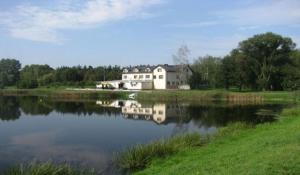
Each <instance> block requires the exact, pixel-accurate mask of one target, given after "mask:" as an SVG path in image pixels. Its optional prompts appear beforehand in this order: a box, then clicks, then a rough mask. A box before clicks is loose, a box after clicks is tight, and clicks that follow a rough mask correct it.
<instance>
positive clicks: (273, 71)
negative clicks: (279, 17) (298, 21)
mask: <svg viewBox="0 0 300 175" xmlns="http://www.w3.org/2000/svg"><path fill="white" fill-rule="evenodd" d="M180 51H181V52H180V54H179V55H178V57H176V58H177V60H178V59H179V60H180V57H183V56H184V61H185V62H186V56H187V55H188V53H185V52H189V51H188V48H185V49H181V50H180ZM182 52H184V53H182ZM190 66H191V68H192V70H193V75H192V77H191V78H190V85H191V87H192V88H194V89H203V88H226V89H229V88H237V89H239V90H243V89H249V90H295V89H299V88H300V50H297V49H296V44H295V43H294V42H293V41H292V39H291V38H289V37H283V36H281V35H278V34H274V33H271V32H268V33H263V34H258V35H254V36H253V37H251V38H248V39H247V40H244V41H241V42H240V43H239V45H238V47H237V48H235V49H233V50H232V51H231V52H230V53H229V54H228V55H226V56H224V57H214V56H204V57H199V58H198V59H196V60H195V61H194V62H193V63H192V64H191V65H190ZM121 74H122V68H121V67H119V66H99V67H92V66H74V67H59V68H56V69H54V68H52V67H50V66H49V65H37V64H33V65H26V66H25V67H23V68H22V67H21V63H20V62H19V61H18V60H15V59H1V60H0V88H4V87H6V86H17V87H18V88H37V87H53V86H80V87H84V86H94V85H95V83H96V81H103V80H117V79H121Z"/></svg>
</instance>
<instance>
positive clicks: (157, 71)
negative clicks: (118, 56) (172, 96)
mask: <svg viewBox="0 0 300 175" xmlns="http://www.w3.org/2000/svg"><path fill="white" fill-rule="evenodd" d="M191 75H192V71H191V68H190V67H189V66H188V65H167V64H165V65H158V66H137V67H129V68H124V69H123V73H122V80H115V81H106V82H101V83H100V84H98V85H97V88H103V87H112V88H116V89H128V90H143V89H144V90H146V89H189V85H188V79H189V78H190V76H191Z"/></svg>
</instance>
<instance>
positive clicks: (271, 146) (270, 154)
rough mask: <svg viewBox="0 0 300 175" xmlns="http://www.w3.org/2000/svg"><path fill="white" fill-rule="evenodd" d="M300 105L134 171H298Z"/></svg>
mask: <svg viewBox="0 0 300 175" xmlns="http://www.w3.org/2000/svg"><path fill="white" fill-rule="evenodd" d="M299 154H300V107H299V106H298V107H297V108H293V109H286V110H284V111H283V113H282V115H281V117H280V119H279V121H278V122H275V123H267V124H260V125H257V126H255V127H244V126H243V125H239V124H238V125H231V126H229V127H226V128H224V129H222V130H221V132H219V133H218V134H217V135H216V136H214V137H213V138H210V140H209V141H208V143H207V144H205V145H203V146H200V147H187V148H183V149H180V151H178V152H176V153H174V154H172V155H170V156H167V158H166V157H163V158H162V157H160V156H155V157H154V158H153V159H152V160H151V161H150V162H151V163H149V164H147V168H146V169H145V170H144V171H140V172H136V173H135V174H139V175H144V174H164V175H165V174H170V175H171V174H172V175H176V174H178V175H181V174H299V172H300V157H299Z"/></svg>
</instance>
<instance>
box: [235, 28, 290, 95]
mask: <svg viewBox="0 0 300 175" xmlns="http://www.w3.org/2000/svg"><path fill="white" fill-rule="evenodd" d="M295 46H296V45H295V43H294V42H293V41H292V39H291V38H286V37H282V36H280V35H277V34H274V33H271V32H269V33H264V34H259V35H255V36H253V37H251V38H249V39H247V40H245V41H242V42H241V43H240V44H239V47H238V52H239V53H240V54H241V55H243V56H244V57H245V59H246V62H247V67H248V69H250V70H251V71H252V73H253V74H254V75H255V77H254V78H255V83H256V84H255V86H258V87H259V88H260V89H264V90H273V89H277V90H280V89H282V86H281V83H282V73H281V72H280V69H281V67H282V66H284V65H290V53H291V52H292V51H293V50H294V48H295Z"/></svg>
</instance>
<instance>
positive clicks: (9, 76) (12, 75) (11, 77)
mask: <svg viewBox="0 0 300 175" xmlns="http://www.w3.org/2000/svg"><path fill="white" fill-rule="evenodd" d="M20 69H21V63H20V62H19V61H18V60H15V59H1V60H0V88H3V87H5V86H11V85H15V84H16V82H17V81H18V80H19V75H20V74H19V71H20Z"/></svg>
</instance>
